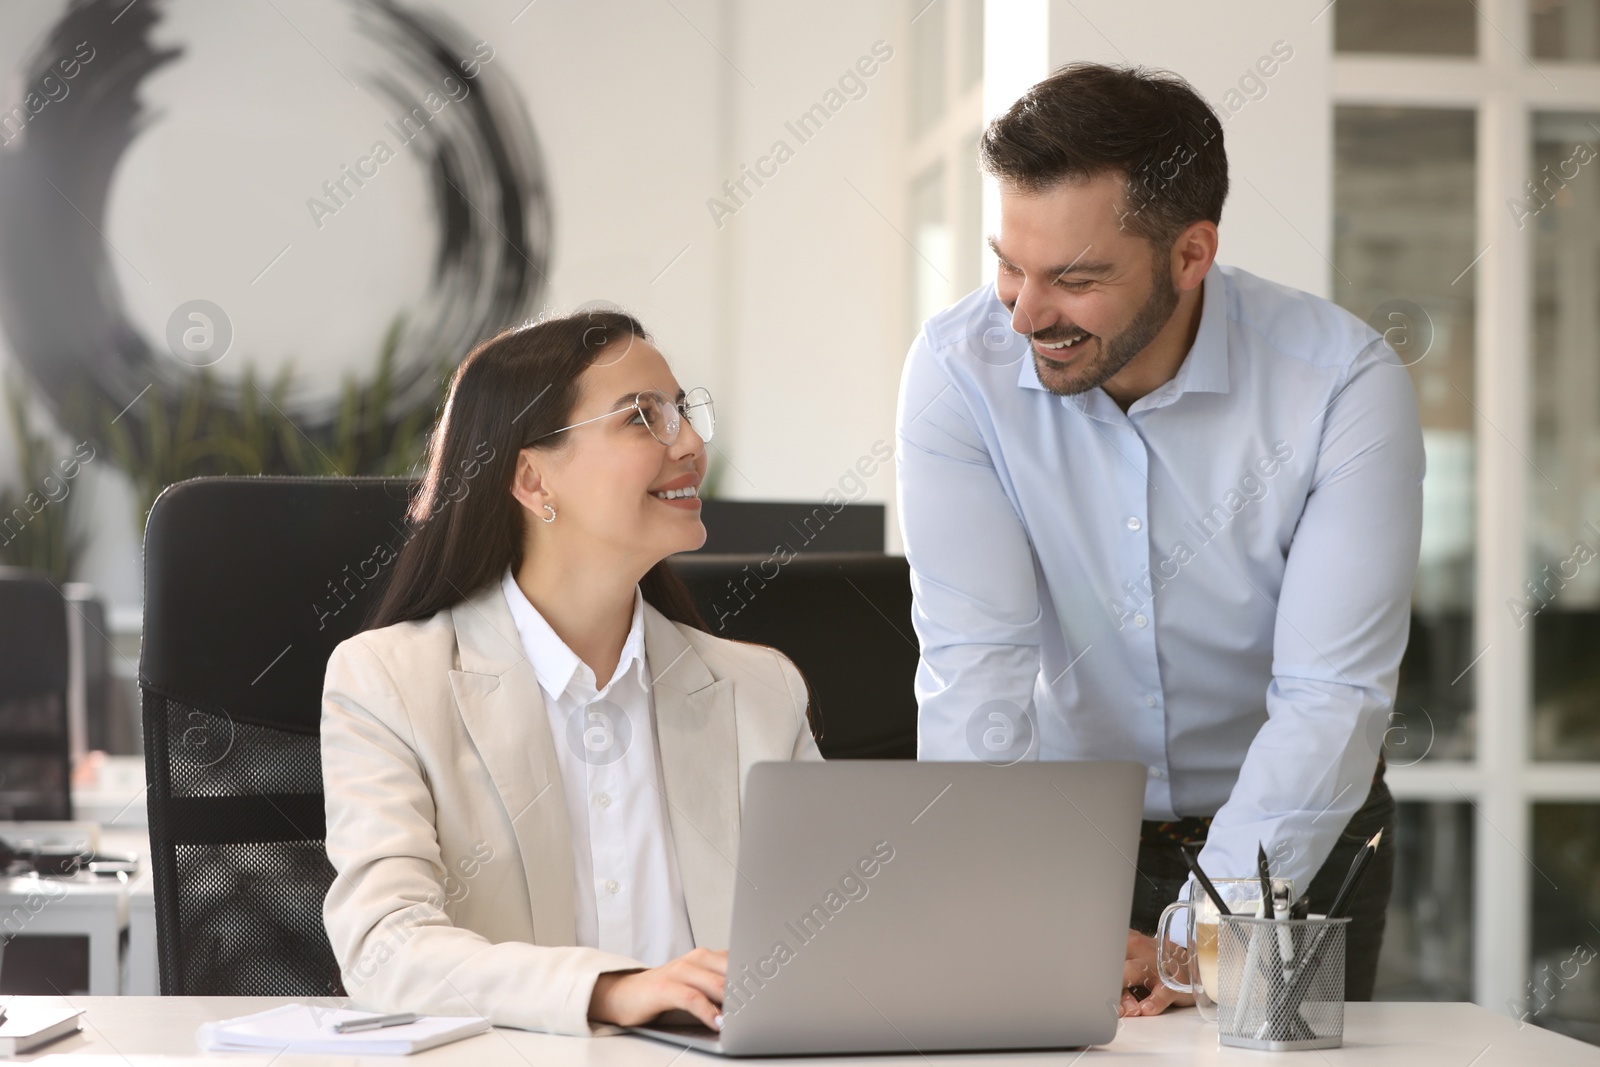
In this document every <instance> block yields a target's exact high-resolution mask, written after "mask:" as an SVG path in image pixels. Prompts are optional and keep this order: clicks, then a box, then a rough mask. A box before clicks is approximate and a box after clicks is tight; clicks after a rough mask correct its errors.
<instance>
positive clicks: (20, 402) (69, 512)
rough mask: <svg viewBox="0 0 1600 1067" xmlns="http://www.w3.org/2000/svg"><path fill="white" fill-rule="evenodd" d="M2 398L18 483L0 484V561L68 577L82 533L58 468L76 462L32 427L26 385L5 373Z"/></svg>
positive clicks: (59, 579)
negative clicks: (14, 451) (18, 485)
mask: <svg viewBox="0 0 1600 1067" xmlns="http://www.w3.org/2000/svg"><path fill="white" fill-rule="evenodd" d="M5 404H6V413H7V414H8V415H9V416H10V419H11V432H12V435H13V437H14V438H15V440H16V445H17V472H18V474H19V476H20V482H21V489H20V490H12V489H5V490H0V563H5V564H8V565H10V566H14V567H27V568H29V569H31V570H36V571H41V572H43V573H44V574H47V575H49V576H50V579H51V580H52V581H54V582H56V583H57V584H60V583H62V582H66V581H69V580H70V579H71V578H72V572H73V570H74V569H75V568H76V567H77V563H78V560H79V558H80V557H81V556H82V554H83V537H82V535H81V533H76V532H74V531H73V522H72V516H73V512H74V509H75V505H74V500H75V496H76V494H75V492H74V490H75V489H76V486H75V485H73V484H71V477H67V476H65V474H64V472H65V470H67V469H69V468H68V467H67V466H65V464H70V465H71V466H70V469H71V470H72V472H73V476H76V474H77V469H78V466H79V464H78V463H77V462H76V460H74V459H73V458H72V457H71V455H70V454H67V455H66V456H65V458H63V452H62V450H61V449H59V448H56V447H54V446H53V444H52V443H51V441H50V440H49V438H47V437H46V436H45V435H44V434H42V433H40V432H38V431H36V430H35V429H34V426H33V418H32V416H31V415H30V414H29V412H28V402H27V393H26V390H25V389H24V387H23V385H22V383H21V382H19V381H17V380H16V379H14V378H11V377H9V376H8V377H7V378H6V380H5ZM91 457H92V453H91ZM58 493H59V494H60V495H59V496H58V495H57V494H58Z"/></svg>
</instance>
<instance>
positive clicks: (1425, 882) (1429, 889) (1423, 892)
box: [1374, 802, 1472, 1000]
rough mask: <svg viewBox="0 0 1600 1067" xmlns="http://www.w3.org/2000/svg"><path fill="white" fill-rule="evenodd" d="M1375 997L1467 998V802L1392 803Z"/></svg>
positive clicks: (1469, 891)
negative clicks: (1390, 883)
mask: <svg viewBox="0 0 1600 1067" xmlns="http://www.w3.org/2000/svg"><path fill="white" fill-rule="evenodd" d="M1395 837H1396V840H1397V842H1398V845H1397V847H1396V850H1395V865H1394V891H1393V892H1392V893H1391V894H1390V896H1389V913H1388V917H1387V919H1386V921H1385V924H1384V930H1383V951H1382V952H1381V953H1380V954H1379V957H1378V983H1377V987H1376V989H1375V991H1374V996H1375V997H1376V999H1378V1000H1471V999H1472V808H1471V807H1469V806H1468V805H1466V804H1459V803H1453V802H1430V803H1421V804H1415V803H1405V804H1399V805H1397V806H1396V810H1395Z"/></svg>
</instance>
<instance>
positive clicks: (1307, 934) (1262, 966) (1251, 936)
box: [1217, 915, 1350, 1052]
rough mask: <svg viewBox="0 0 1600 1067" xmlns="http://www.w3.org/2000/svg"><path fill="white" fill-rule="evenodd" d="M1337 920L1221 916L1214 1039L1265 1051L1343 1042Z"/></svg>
mask: <svg viewBox="0 0 1600 1067" xmlns="http://www.w3.org/2000/svg"><path fill="white" fill-rule="evenodd" d="M1349 924H1350V920H1349V919H1348V918H1345V919H1255V918H1247V917H1245V916H1242V915H1228V916H1223V917H1221V918H1220V919H1219V920H1218V927H1217V984H1218V986H1219V988H1218V990H1217V1040H1218V1041H1219V1042H1221V1043H1222V1044H1224V1045H1234V1046H1237V1047H1239V1048H1254V1049H1267V1050H1270V1051H1273V1052H1284V1051H1291V1050H1294V1049H1316V1048H1337V1047H1338V1046H1339V1045H1340V1044H1341V1043H1343V1041H1344V948H1345V931H1346V929H1347V928H1348V927H1349Z"/></svg>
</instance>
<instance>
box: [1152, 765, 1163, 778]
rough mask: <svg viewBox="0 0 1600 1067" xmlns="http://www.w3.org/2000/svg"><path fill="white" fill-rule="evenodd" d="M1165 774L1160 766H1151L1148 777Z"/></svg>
mask: <svg viewBox="0 0 1600 1067" xmlns="http://www.w3.org/2000/svg"><path fill="white" fill-rule="evenodd" d="M1166 776H1167V772H1166V771H1164V770H1162V769H1161V768H1160V767H1151V768H1150V777H1152V778H1165V777H1166Z"/></svg>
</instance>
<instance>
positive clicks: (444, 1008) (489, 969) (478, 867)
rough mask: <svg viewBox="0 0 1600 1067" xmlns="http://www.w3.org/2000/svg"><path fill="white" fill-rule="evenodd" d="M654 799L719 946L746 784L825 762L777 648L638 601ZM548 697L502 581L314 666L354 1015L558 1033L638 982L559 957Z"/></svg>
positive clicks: (339, 937)
mask: <svg viewBox="0 0 1600 1067" xmlns="http://www.w3.org/2000/svg"><path fill="white" fill-rule="evenodd" d="M644 640H645V655H646V659H647V661H648V666H649V670H650V675H651V677H652V678H653V682H652V690H653V697H654V704H655V716H656V738H657V744H658V745H659V747H660V756H661V763H660V765H661V772H662V788H663V791H664V792H665V794H666V800H667V805H666V806H667V810H668V813H669V814H668V818H669V820H670V823H671V827H672V835H673V840H674V844H675V847H676V850H677V858H678V868H679V874H680V877H681V881H682V885H683V895H684V901H685V904H686V905H687V909H688V913H689V925H690V929H691V931H692V933H693V935H694V941H695V944H696V945H699V946H702V947H708V948H724V949H725V948H727V945H728V933H729V929H728V928H729V924H730V922H731V918H732V913H733V885H734V879H735V877H736V875H735V871H734V866H733V865H734V862H735V861H736V860H737V858H738V854H739V812H740V792H741V784H742V782H743V780H744V774H745V771H746V770H747V769H748V768H749V766H750V765H751V764H752V763H755V762H757V761H760V760H790V759H821V758H822V756H821V754H820V753H819V752H818V751H817V746H816V744H815V742H813V741H812V739H811V731H810V729H809V728H808V727H807V723H806V715H805V712H806V687H805V683H804V681H803V680H802V679H801V676H800V672H799V671H798V670H797V669H796V668H795V666H794V664H793V663H792V662H790V660H789V659H788V658H787V657H785V656H784V655H782V654H781V653H779V652H777V651H775V650H773V649H770V648H766V647H764V646H760V645H750V644H742V643H739V642H735V641H729V640H726V639H723V638H718V637H713V636H711V635H709V634H706V633H703V632H701V631H699V630H696V629H694V628H692V627H688V626H681V625H678V624H677V623H674V622H671V621H670V620H668V619H667V618H666V617H665V616H663V615H662V614H661V613H660V612H659V611H657V610H656V609H655V608H653V607H651V606H650V605H649V604H648V603H647V604H646V605H645V607H644ZM557 743H564V740H560V741H558V739H553V738H552V737H551V732H550V727H549V723H548V720H547V716H546V714H545V709H544V700H543V697H542V695H541V692H540V689H539V684H538V681H537V679H536V677H535V675H534V671H533V667H532V665H531V664H529V662H528V660H527V658H526V657H525V656H524V654H523V650H522V642H521V639H520V638H519V637H518V635H517V630H516V626H515V624H514V623H513V622H512V620H511V611H510V609H509V608H508V607H507V606H506V602H505V597H504V596H503V594H502V593H501V591H500V583H499V582H495V583H493V584H492V585H491V586H489V587H488V588H487V589H486V590H484V591H483V592H481V593H478V594H476V595H474V596H473V597H472V598H471V599H469V600H466V601H464V602H463V603H461V604H458V605H457V606H455V607H454V608H451V609H450V610H448V611H441V612H439V613H438V614H436V615H434V616H433V617H431V618H429V619H425V620H422V621H419V622H407V623H400V624H398V625H395V626H387V627H384V628H383V629H380V630H371V631H368V632H366V633H362V634H358V635H357V636H355V637H352V638H351V639H350V640H348V641H345V642H344V643H343V644H341V645H339V647H338V648H336V649H335V650H334V653H333V657H332V658H331V659H330V660H329V661H328V673H327V679H326V682H325V684H324V689H323V703H322V774H323V781H324V786H325V790H326V796H327V815H328V836H327V844H328V858H329V860H330V861H332V863H333V867H334V871H335V872H336V874H335V877H334V880H333V885H332V886H331V887H330V888H329V890H328V896H327V899H326V900H325V902H324V904H323V917H324V920H325V921H326V923H327V927H328V938H329V940H330V941H331V942H332V945H333V952H334V955H335V957H336V958H337V959H338V961H339V969H340V972H341V974H342V976H343V979H344V984H345V988H346V990H347V991H348V992H349V993H350V995H351V997H352V998H353V999H354V1001H355V1002H356V1003H357V1004H358V1005H360V1006H362V1007H366V1008H371V1009H374V1010H379V1011H418V1012H431V1013H437V1014H445V1015H483V1016H486V1017H488V1018H489V1019H490V1020H492V1021H493V1022H494V1023H496V1024H498V1025H503V1026H515V1027H521V1028H524V1029H532V1030H549V1031H553V1032H556V1033H566V1034H589V1033H594V1032H598V1030H597V1028H594V1027H591V1026H590V1024H589V1022H588V1008H589V998H590V995H591V993H592V992H593V987H594V981H595V978H596V976H598V975H599V974H601V973H602V972H605V971H613V970H619V969H625V968H636V967H640V966H642V964H640V963H639V962H638V961H636V960H632V959H629V958H627V957H625V956H618V955H614V954H612V953H608V952H602V951H600V950H598V949H593V948H580V947H576V946H575V945H574V940H575V934H574V919H573V904H572V892H573V858H572V841H571V831H570V829H569V826H570V824H569V823H568V820H567V797H566V796H564V795H563V791H562V787H561V773H560V771H559V769H558V767H557V763H556V755H555V751H554V749H553V747H552V746H553V745H555V744H557Z"/></svg>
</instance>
